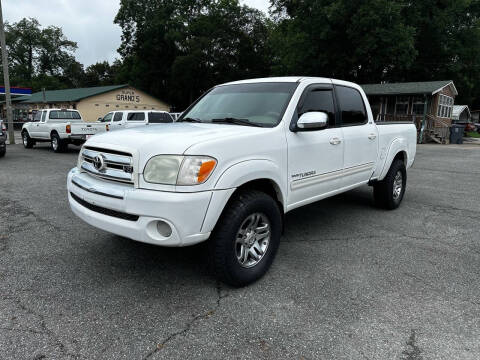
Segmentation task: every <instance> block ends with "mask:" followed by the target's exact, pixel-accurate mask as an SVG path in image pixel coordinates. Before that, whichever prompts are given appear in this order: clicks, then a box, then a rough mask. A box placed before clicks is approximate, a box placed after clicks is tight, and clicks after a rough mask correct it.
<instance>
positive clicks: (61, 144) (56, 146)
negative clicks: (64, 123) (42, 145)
mask: <svg viewBox="0 0 480 360" xmlns="http://www.w3.org/2000/svg"><path fill="white" fill-rule="evenodd" d="M51 144H52V150H53V151H54V152H56V153H60V152H65V151H66V150H67V148H68V144H67V143H66V142H65V141H63V140H62V139H60V136H58V134H57V133H53V134H52V136H51Z"/></svg>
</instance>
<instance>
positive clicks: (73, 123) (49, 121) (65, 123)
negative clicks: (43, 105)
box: [22, 109, 106, 152]
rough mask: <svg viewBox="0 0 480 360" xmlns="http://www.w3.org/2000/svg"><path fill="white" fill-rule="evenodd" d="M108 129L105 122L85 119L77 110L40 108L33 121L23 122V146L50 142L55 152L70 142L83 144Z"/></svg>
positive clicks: (64, 149) (64, 147) (28, 146)
mask: <svg viewBox="0 0 480 360" xmlns="http://www.w3.org/2000/svg"><path fill="white" fill-rule="evenodd" d="M103 131H106V127H105V125H104V124H97V123H88V122H85V121H83V119H82V116H81V115H80V113H79V112H78V111H77V110H68V109H47V110H39V111H37V113H36V114H35V116H34V118H33V121H31V122H27V123H25V124H23V127H22V141H23V146H24V147H25V148H27V149H31V148H32V147H33V146H34V145H35V144H36V143H37V142H49V143H50V144H51V146H52V150H53V151H54V152H64V151H66V150H67V148H68V144H73V145H82V144H83V143H84V142H85V141H86V140H87V139H88V138H90V137H91V136H93V135H95V134H97V133H99V132H103Z"/></svg>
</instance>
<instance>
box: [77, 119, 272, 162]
mask: <svg viewBox="0 0 480 360" xmlns="http://www.w3.org/2000/svg"><path fill="white" fill-rule="evenodd" d="M264 131H265V129H264V128H260V127H252V126H240V125H229V124H197V123H169V124H155V125H148V126H142V127H136V128H131V129H124V130H116V131H112V132H106V133H102V134H98V135H95V136H93V137H92V138H90V139H89V140H88V141H87V142H86V143H85V145H86V146H96V147H101V148H106V149H108V148H109V146H112V148H115V149H130V150H131V151H137V152H138V153H140V154H141V155H142V157H143V156H147V157H148V156H152V155H159V154H183V153H184V152H185V151H186V150H187V149H188V148H189V147H191V146H192V145H196V144H199V143H203V142H206V141H210V140H215V139H218V138H226V137H231V136H239V135H249V134H251V135H254V134H262V132H264Z"/></svg>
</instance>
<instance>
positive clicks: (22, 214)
mask: <svg viewBox="0 0 480 360" xmlns="http://www.w3.org/2000/svg"><path fill="white" fill-rule="evenodd" d="M0 207H1V208H2V209H3V210H5V213H6V214H4V215H3V216H5V217H6V218H7V220H8V219H9V217H12V218H14V219H15V221H6V224H7V233H10V232H11V231H15V232H16V231H19V230H20V229H21V228H23V227H24V226H25V225H26V224H28V223H31V221H25V223H18V222H19V221H18V219H19V218H22V219H25V220H27V219H26V218H28V217H29V216H31V217H33V218H34V219H35V222H38V223H41V224H43V225H47V226H49V227H51V228H52V229H54V230H55V231H59V232H65V230H63V229H61V228H60V227H58V226H57V225H55V224H53V223H52V222H51V221H49V220H47V219H44V218H43V217H41V216H40V215H38V214H36V213H35V212H34V211H33V210H31V209H29V208H27V207H25V206H23V205H21V204H20V203H19V201H14V200H7V199H5V198H3V197H0ZM12 224H16V225H17V226H13V225H12Z"/></svg>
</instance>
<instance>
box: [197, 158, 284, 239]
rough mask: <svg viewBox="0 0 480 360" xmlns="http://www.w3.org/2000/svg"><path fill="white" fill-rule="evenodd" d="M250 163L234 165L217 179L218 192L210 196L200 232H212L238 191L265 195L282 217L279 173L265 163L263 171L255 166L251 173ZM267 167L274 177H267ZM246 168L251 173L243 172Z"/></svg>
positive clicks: (270, 163) (282, 196)
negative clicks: (249, 191) (269, 198)
mask: <svg viewBox="0 0 480 360" xmlns="http://www.w3.org/2000/svg"><path fill="white" fill-rule="evenodd" d="M258 161H259V160H254V161H252V162H255V165H260V164H259V163H258ZM252 162H250V161H246V162H242V163H239V164H236V165H234V166H232V167H230V168H228V169H227V170H226V171H224V173H223V174H222V175H221V176H220V177H219V179H218V180H217V182H216V185H215V189H216V190H219V191H214V194H213V195H212V199H211V201H210V205H209V207H208V210H207V214H206V216H205V219H204V222H203V225H202V231H204V232H205V231H212V230H213V229H214V228H215V226H216V224H217V222H218V220H219V219H220V217H221V216H222V214H223V213H224V211H225V209H226V208H227V206H228V205H229V203H230V202H231V201H232V199H233V198H234V197H235V195H236V194H238V193H239V192H240V191H248V190H258V191H262V192H264V193H266V194H267V195H269V196H271V197H272V199H273V200H274V201H275V202H276V203H277V205H278V208H279V210H280V213H281V214H282V217H283V216H284V214H285V206H286V199H285V194H284V192H283V191H282V187H281V183H280V181H278V178H277V176H278V174H279V172H275V171H274V169H275V166H276V165H275V164H273V163H272V162H270V161H266V162H265V163H263V165H264V166H265V168H264V169H263V171H260V169H261V168H259V167H258V166H255V168H256V169H257V171H252V169H253V167H252V165H253V164H252ZM262 162H263V160H262ZM268 166H270V167H272V168H271V170H272V173H271V174H276V176H275V175H273V176H268V171H266V170H267V167H268ZM247 168H250V170H251V171H250V172H245V170H246V169H247Z"/></svg>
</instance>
